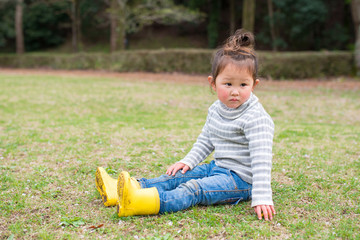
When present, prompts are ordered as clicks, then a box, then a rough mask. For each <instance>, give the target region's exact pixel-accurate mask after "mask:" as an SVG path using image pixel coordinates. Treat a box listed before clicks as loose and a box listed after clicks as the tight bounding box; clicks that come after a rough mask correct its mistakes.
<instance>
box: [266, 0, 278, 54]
mask: <svg viewBox="0 0 360 240" xmlns="http://www.w3.org/2000/svg"><path fill="white" fill-rule="evenodd" d="M267 5H268V13H269V25H270V33H271V46H272V50H273V51H277V45H276V34H275V24H274V10H273V2H272V0H267Z"/></svg>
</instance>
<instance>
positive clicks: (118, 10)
mask: <svg viewBox="0 0 360 240" xmlns="http://www.w3.org/2000/svg"><path fill="white" fill-rule="evenodd" d="M126 2H127V0H111V2H110V10H109V17H110V51H111V52H115V51H116V50H123V49H125V33H126V31H125V30H126Z"/></svg>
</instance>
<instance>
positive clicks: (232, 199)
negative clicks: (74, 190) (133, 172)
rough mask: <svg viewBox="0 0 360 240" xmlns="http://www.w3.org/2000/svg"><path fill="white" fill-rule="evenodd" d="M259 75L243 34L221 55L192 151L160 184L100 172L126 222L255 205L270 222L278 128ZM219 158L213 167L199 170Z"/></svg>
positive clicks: (249, 39)
mask: <svg viewBox="0 0 360 240" xmlns="http://www.w3.org/2000/svg"><path fill="white" fill-rule="evenodd" d="M257 68H258V63H257V58H256V55H255V52H254V36H253V35H252V34H251V33H250V32H246V31H244V30H241V29H240V30H238V31H236V33H235V34H234V35H233V36H231V37H230V38H229V39H228V40H227V41H226V43H225V44H224V45H223V46H222V47H221V48H220V49H218V50H217V51H216V53H215V56H214V59H213V63H212V75H211V76H209V77H208V81H209V83H210V86H211V88H212V89H213V90H214V91H215V92H216V94H217V97H218V100H217V101H215V103H213V104H212V105H211V106H210V108H209V110H208V116H207V119H206V123H205V125H204V127H203V129H202V132H201V133H200V135H199V137H198V139H197V141H196V143H195V144H194V145H193V148H192V149H191V150H190V152H189V153H188V154H187V155H186V156H185V157H184V158H183V159H182V160H181V161H179V162H177V163H175V164H174V165H172V166H170V167H169V168H168V169H167V171H166V174H165V175H162V176H160V177H158V178H154V179H146V178H142V179H139V180H136V179H134V178H130V176H129V174H128V173H127V172H121V173H120V175H119V177H118V180H115V179H112V178H111V177H110V176H109V175H108V174H107V173H106V172H105V170H104V169H103V168H98V169H97V172H96V186H97V189H98V190H99V192H100V194H101V196H102V198H103V202H104V204H105V205H106V206H112V205H115V204H116V205H117V212H118V215H119V216H120V217H122V216H132V215H147V214H158V213H165V212H176V211H180V210H183V209H187V208H189V207H191V206H194V205H197V204H203V205H212V204H237V203H238V202H240V201H246V200H250V199H252V203H251V206H252V207H253V208H254V210H255V213H256V215H257V217H258V218H259V219H262V217H264V219H265V220H269V219H270V220H271V219H272V218H273V216H274V215H275V214H276V212H275V208H274V204H273V201H272V191H271V161H272V141H273V133H274V123H273V121H272V119H271V117H270V116H269V115H268V114H267V113H266V111H265V110H264V108H263V107H262V105H261V104H260V102H259V101H258V98H257V97H256V96H255V95H254V94H253V93H252V92H253V90H254V88H255V86H256V85H257V84H258V83H259V79H257ZM213 151H215V152H214V160H213V161H212V162H211V163H209V164H202V165H199V163H201V162H202V161H203V160H204V159H206V158H207V157H208V156H209V155H210V154H211V153H212V152H213ZM116 185H117V186H116Z"/></svg>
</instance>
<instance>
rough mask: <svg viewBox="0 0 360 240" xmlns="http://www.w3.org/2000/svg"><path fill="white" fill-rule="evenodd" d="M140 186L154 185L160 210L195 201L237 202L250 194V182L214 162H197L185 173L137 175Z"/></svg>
mask: <svg viewBox="0 0 360 240" xmlns="http://www.w3.org/2000/svg"><path fill="white" fill-rule="evenodd" d="M139 182H140V185H141V187H142V188H151V187H156V188H157V190H158V192H159V197H160V211H159V213H165V212H176V211H180V210H183V209H187V208H189V207H191V206H195V205H197V204H201V205H213V204H237V203H238V202H240V201H246V200H249V199H250V198H251V189H252V185H251V184H249V183H247V182H245V181H243V180H242V179H241V178H240V177H239V176H238V175H237V174H235V173H234V172H232V171H230V170H229V169H225V168H222V167H218V166H216V165H215V162H214V161H212V162H211V163H210V164H203V165H199V166H197V167H195V168H193V169H192V170H189V171H187V172H186V173H185V174H182V173H181V170H180V171H178V172H177V173H176V174H175V176H168V175H166V174H165V175H162V176H160V177H158V178H153V179H146V178H141V179H139Z"/></svg>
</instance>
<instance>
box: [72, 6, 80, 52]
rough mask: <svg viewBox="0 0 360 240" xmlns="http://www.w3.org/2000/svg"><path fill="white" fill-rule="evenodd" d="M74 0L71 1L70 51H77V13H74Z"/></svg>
mask: <svg viewBox="0 0 360 240" xmlns="http://www.w3.org/2000/svg"><path fill="white" fill-rule="evenodd" d="M76 12H77V10H76V0H72V1H71V34H72V41H71V42H72V51H73V52H78V51H79V47H78V33H77V30H78V28H77V16H76V15H77V14H76Z"/></svg>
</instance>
